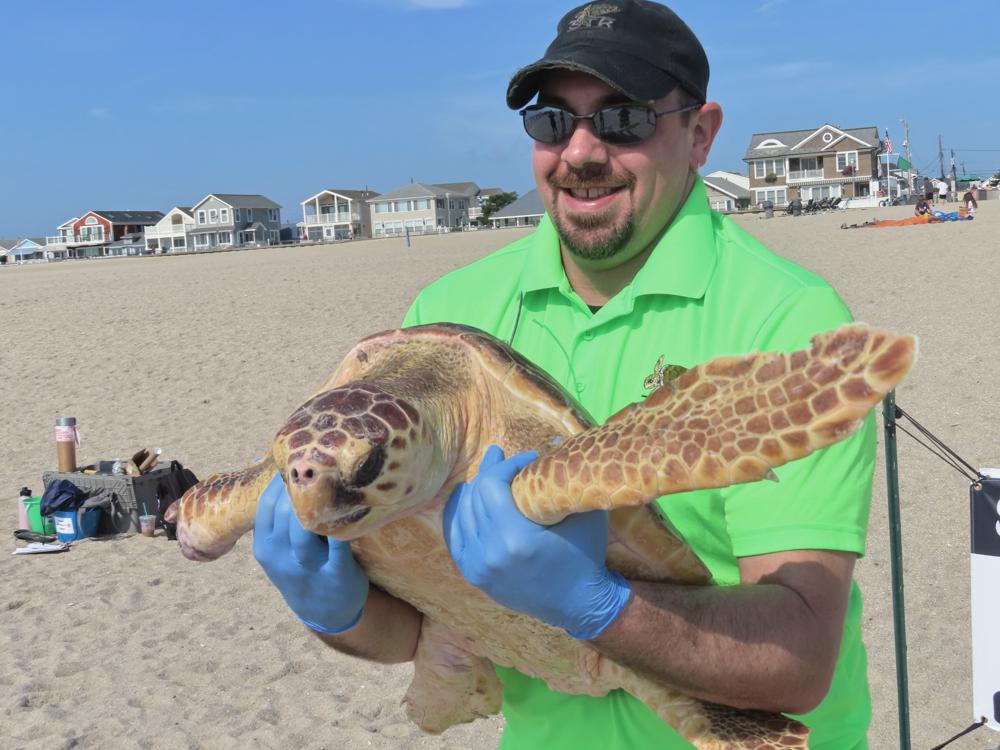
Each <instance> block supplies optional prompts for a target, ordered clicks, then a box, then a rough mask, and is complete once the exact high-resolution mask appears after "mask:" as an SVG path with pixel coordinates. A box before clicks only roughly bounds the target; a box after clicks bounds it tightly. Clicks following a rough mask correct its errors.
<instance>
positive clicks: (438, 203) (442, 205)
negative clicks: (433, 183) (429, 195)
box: [437, 198, 444, 208]
mask: <svg viewBox="0 0 1000 750" xmlns="http://www.w3.org/2000/svg"><path fill="white" fill-rule="evenodd" d="M437 207H438V208H444V201H443V200H441V199H440V198H438V199H437Z"/></svg>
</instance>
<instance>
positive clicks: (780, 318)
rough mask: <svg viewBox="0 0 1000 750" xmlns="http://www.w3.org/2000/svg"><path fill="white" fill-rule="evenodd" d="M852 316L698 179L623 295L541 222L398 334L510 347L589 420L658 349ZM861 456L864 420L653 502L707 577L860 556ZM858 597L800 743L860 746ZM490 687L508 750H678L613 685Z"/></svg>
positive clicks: (510, 675)
mask: <svg viewBox="0 0 1000 750" xmlns="http://www.w3.org/2000/svg"><path fill="white" fill-rule="evenodd" d="M850 320H851V315H850V312H849V311H848V309H847V307H846V306H845V305H844V303H843V301H842V300H841V299H840V297H838V296H837V294H836V292H834V291H833V289H832V288H831V287H830V286H829V285H828V284H827V283H826V282H825V281H824V280H823V279H821V278H819V277H818V276H816V275H815V274H813V273H810V272H809V271H806V270H804V269H802V268H800V267H798V266H796V265H795V264H793V263H790V262H788V261H787V260H784V259H782V258H779V257H777V256H776V255H774V254H773V253H771V252H770V251H768V250H767V249H766V248H765V247H764V246H763V245H761V244H760V243H759V242H757V241H756V240H755V239H753V238H752V237H750V236H749V235H748V234H746V233H745V232H744V231H742V230H741V229H739V228H738V227H737V226H736V225H735V224H733V223H732V222H731V221H730V220H729V219H728V218H726V217H724V216H720V215H719V214H716V213H715V212H713V211H711V210H710V209H709V206H708V200H707V196H706V193H705V188H704V185H703V183H702V182H701V180H700V179H699V180H698V181H697V182H696V184H695V186H694V188H693V190H692V192H691V195H690V196H689V197H688V199H687V201H686V202H685V204H684V206H683V207H682V209H681V211H680V213H679V214H678V215H677V217H676V219H675V220H674V221H673V223H672V224H671V225H670V227H669V229H668V230H667V232H666V233H665V234H664V236H663V237H662V239H661V240H660V241H659V243H658V244H657V246H656V248H655V249H654V251H653V252H652V253H651V255H650V257H649V259H648V260H647V261H646V263H645V265H644V266H643V267H642V269H640V271H639V272H638V273H637V274H636V276H635V278H634V279H633V280H632V283H630V284H629V285H628V286H626V287H625V288H624V289H622V290H621V291H620V292H619V293H618V294H617V295H616V296H615V297H614V298H613V299H611V300H610V301H609V302H608V303H607V304H606V305H604V307H602V308H601V309H600V310H598V311H597V312H596V313H594V312H591V310H590V309H589V308H588V307H587V305H586V304H584V302H583V301H582V300H581V299H580V298H579V296H577V294H576V293H575V292H574V291H573V289H572V288H571V287H570V284H569V282H568V281H567V279H566V274H565V272H564V270H563V267H562V262H561V259H560V254H559V240H558V236H557V234H556V231H555V228H554V226H553V225H552V223H551V221H550V220H549V219H548V217H545V218H544V219H543V220H542V223H541V224H540V225H539V227H538V229H537V230H536V231H535V232H534V233H532V234H531V235H529V236H527V237H524V238H522V239H520V240H517V241H516V242H513V243H511V244H509V245H507V246H506V247H504V248H501V249H500V250H498V251H496V252H494V253H492V254H491V255H489V256H487V257H485V258H483V259H481V260H479V261H477V262H475V263H473V264H471V265H469V266H466V267H464V268H460V269H458V270H456V271H454V272H452V273H449V274H448V275H446V276H444V277H443V278H441V279H439V280H438V281H436V282H434V283H433V284H431V285H430V286H428V287H427V288H426V289H424V290H423V291H422V292H421V293H420V295H419V296H418V297H417V299H416V301H415V302H414V303H413V306H412V307H411V308H410V310H409V312H408V313H407V315H406V319H405V321H404V325H405V326H412V325H419V324H422V323H436V322H453V323H464V324H466V325H471V326H475V327H477V328H480V329H482V330H484V331H487V332H489V333H491V334H493V335H494V336H496V337H498V338H500V339H503V340H505V341H510V342H511V343H512V345H513V347H514V348H515V349H517V350H518V351H519V352H521V353H522V354H524V355H525V356H526V357H527V358H528V359H530V360H531V361H532V362H534V363H535V364H537V365H538V366H540V367H541V368H542V369H544V370H546V371H547V372H548V373H549V374H550V375H552V376H553V377H554V378H555V379H556V380H557V381H559V382H560V383H561V384H562V385H563V386H564V387H565V388H567V389H568V390H569V392H570V393H571V394H573V395H574V396H575V397H576V398H577V399H578V400H579V401H580V402H581V403H582V404H583V406H584V407H585V408H586V409H587V410H588V411H589V412H590V413H591V414H592V415H593V416H594V418H595V419H597V420H598V421H604V420H605V419H607V418H608V417H609V416H611V415H612V414H614V413H615V412H617V411H618V410H619V409H621V408H622V407H623V406H625V405H626V404H628V403H631V402H633V401H636V400H638V399H641V398H642V397H643V396H645V395H647V394H648V391H646V390H645V389H644V387H643V381H644V380H645V379H646V377H647V376H648V375H650V374H652V372H653V370H654V366H655V364H656V362H657V360H658V358H660V357H661V356H662V357H663V360H664V364H668V365H681V366H683V367H691V366H693V365H697V364H699V363H701V362H704V361H706V360H709V359H712V358H713V357H718V356H722V355H729V354H740V353H745V352H749V351H793V350H795V349H800V348H804V347H806V346H807V345H808V343H809V339H810V338H811V337H812V336H813V335H814V334H816V333H818V332H821V331H825V330H829V329H832V328H836V327H837V326H839V325H840V324H842V323H845V322H847V321H850ZM874 463H875V426H874V418H873V416H869V418H868V419H867V420H866V421H865V423H864V425H863V427H862V428H861V430H859V433H858V434H857V435H855V436H853V437H852V438H850V439H848V440H846V441H844V442H842V443H839V444H837V445H834V446H832V447H830V448H827V449H825V450H823V451H820V452H818V453H816V454H814V455H813V456H810V457H809V458H806V459H803V460H801V461H796V462H793V463H791V464H788V465H787V466H783V467H781V468H779V469H777V470H776V473H777V475H778V478H779V480H780V481H779V482H757V483H754V484H747V485H739V486H736V487H728V488H725V489H722V490H705V491H698V492H687V493H682V494H676V495H669V496H667V497H664V498H662V499H660V500H659V501H657V502H658V505H659V507H660V509H661V510H662V512H663V514H664V515H665V517H666V519H667V521H668V523H669V524H670V526H671V527H672V528H673V529H674V530H675V531H676V532H677V533H678V534H679V535H680V536H681V537H682V538H683V539H685V540H686V541H687V542H688V544H690V545H691V547H692V548H693V549H694V551H695V552H696V553H697V554H698V556H699V557H700V558H701V559H702V560H703V561H704V562H705V564H706V565H707V566H708V568H709V570H710V571H711V573H712V575H713V578H714V581H715V583H717V584H722V585H726V584H735V583H738V582H739V568H738V560H737V558H739V557H744V556H748V555H760V554H766V553H768V552H778V551H784V550H791V549H830V550H843V551H848V552H854V553H856V554H858V555H861V554H863V553H864V544H865V532H866V529H867V524H868V509H869V502H870V499H871V481H872V472H873V470H874ZM860 629H861V596H860V593H859V591H858V588H857V585H856V584H855V585H852V590H851V596H850V603H849V607H848V611H847V620H846V624H845V628H844V637H843V642H842V645H841V651H840V657H839V661H838V664H837V669H836V673H835V675H834V680H833V685H832V687H831V689H830V692H829V693H828V695H827V697H826V698H825V699H824V701H823V703H822V704H821V705H820V706H819V707H818V708H817V709H816V710H815V711H812V712H810V713H809V714H807V715H805V716H800V717H796V718H799V719H800V720H802V721H803V722H805V723H806V724H807V725H809V726H810V727H811V728H812V735H811V739H810V748H812V750H834V749H835V750H851V749H858V748H865V747H867V744H866V739H865V735H866V731H867V727H868V723H869V718H870V713H871V709H870V699H869V693H868V682H867V674H866V672H867V665H866V657H865V652H864V647H863V646H862V643H861V632H860ZM497 673H498V674H499V675H500V678H501V680H502V681H503V683H504V702H503V712H504V715H505V717H506V727H505V730H504V734H503V738H502V740H501V743H500V747H501V748H503V749H509V750H528V749H531V750H536V749H537V750H542V749H544V750H560V749H562V748H565V749H566V750H579V748H594V749H595V750H597V749H601V750H636V749H637V748H657V749H658V750H666V749H668V748H686V747H687V748H689V747H690V745H689V744H688V743H686V742H685V741H683V740H682V739H680V738H679V737H678V735H677V734H676V733H675V732H674V731H673V730H672V729H671V728H670V727H668V726H667V725H666V724H665V723H663V722H662V721H660V719H659V718H657V717H656V715H655V714H653V712H652V711H650V710H649V709H648V708H646V707H645V705H643V704H642V703H641V702H639V701H638V700H636V699H634V698H632V697H631V696H630V695H628V694H626V693H624V692H623V691H620V690H618V691H614V692H612V693H610V694H609V695H607V696H605V697H603V698H591V697H586V696H575V695H567V694H564V693H557V692H554V691H551V690H549V689H548V688H547V687H546V686H545V684H544V682H542V681H541V680H537V679H532V678H529V677H526V676H525V675H523V674H521V673H520V672H517V671H516V670H513V669H506V668H498V669H497Z"/></svg>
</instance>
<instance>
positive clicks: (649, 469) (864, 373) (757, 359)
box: [512, 325, 916, 524]
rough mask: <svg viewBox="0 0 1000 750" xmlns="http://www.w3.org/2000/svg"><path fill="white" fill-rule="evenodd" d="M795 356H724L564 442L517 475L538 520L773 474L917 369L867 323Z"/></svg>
mask: <svg viewBox="0 0 1000 750" xmlns="http://www.w3.org/2000/svg"><path fill="white" fill-rule="evenodd" d="M812 344H813V345H812V348H811V349H806V350H802V351H797V352H793V353H791V354H774V353H770V354H768V353H757V354H748V355H745V356H740V357H722V358H719V359H715V360H712V361H711V362H708V363H706V364H703V365H699V366H698V367H695V368H693V369H691V370H688V371H687V372H686V373H684V374H683V375H681V376H680V377H679V378H677V379H676V380H673V381H671V382H668V383H666V384H664V385H663V386H662V387H661V388H659V389H658V390H657V391H655V392H654V393H652V394H651V395H650V396H649V398H647V399H646V400H645V401H643V402H640V403H636V404H631V405H629V406H627V407H625V408H624V409H622V410H621V411H620V412H618V413H617V414H615V415H614V416H613V417H611V419H609V420H608V421H607V422H606V423H605V424H603V425H601V426H600V427H595V428H592V429H590V430H586V431H585V432H582V433H580V434H578V435H575V436H574V437H572V438H570V439H568V440H566V441H564V442H562V443H560V444H559V445H558V446H557V447H556V448H555V449H553V450H552V451H551V452H550V453H549V454H547V455H546V456H543V457H542V458H540V459H538V460H537V461H535V462H534V463H533V464H531V465H530V466H528V467H527V468H526V469H524V470H523V471H522V472H521V473H520V474H518V476H517V477H516V478H515V479H514V483H513V485H512V489H513V492H514V498H515V500H516V502H517V505H518V508H520V510H521V512H522V513H524V514H525V515H526V516H527V517H528V518H530V519H531V520H533V521H535V522H536V523H544V524H553V523H558V522H559V521H561V520H562V519H563V518H565V517H566V516H567V515H569V514H571V513H581V512H584V511H588V510H597V509H603V510H610V509H612V508H619V507H626V506H634V505H643V504H646V503H649V502H652V501H653V500H655V499H656V498H658V497H660V496H662V495H668V494H671V493H674V492H685V491H688V490H699V489H712V488H719V487H728V486H730V485H733V484H740V483H743V482H754V481H757V480H759V479H764V478H767V477H769V476H773V474H772V472H771V469H772V468H773V467H777V466H781V465H783V464H786V463H788V462H789V461H794V460H796V459H799V458H804V457H805V456H808V455H809V454H811V453H813V452H815V451H817V450H819V449H821V448H825V447H827V446H829V445H832V444H833V443H836V442H838V441H840V440H843V439H844V438H846V437H848V436H849V435H850V434H852V433H853V432H854V431H855V430H856V429H857V427H858V425H860V424H861V421H862V420H863V419H864V417H865V416H866V415H867V414H868V412H869V410H870V409H871V408H872V407H873V406H875V405H876V404H877V403H878V402H879V401H881V400H882V398H883V397H884V396H885V394H886V393H888V392H889V391H890V390H892V388H894V387H895V386H896V384H897V383H899V381H901V380H902V379H903V377H904V376H905V375H906V373H907V372H908V371H909V369H910V366H911V365H912V364H913V361H914V359H915V357H916V340H915V339H914V338H913V337H912V336H898V335H896V334H892V333H889V332H887V331H880V330H877V329H873V328H868V327H867V326H863V325H853V326H842V327H841V328H838V329H836V330H834V331H831V332H829V333H824V334H820V335H818V336H815V337H813V339H812Z"/></svg>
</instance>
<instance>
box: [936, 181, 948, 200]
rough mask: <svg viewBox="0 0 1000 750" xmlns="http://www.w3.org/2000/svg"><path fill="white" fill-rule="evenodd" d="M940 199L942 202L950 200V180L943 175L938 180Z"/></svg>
mask: <svg viewBox="0 0 1000 750" xmlns="http://www.w3.org/2000/svg"><path fill="white" fill-rule="evenodd" d="M938 200H940V201H941V203H947V202H948V181H947V180H946V179H944V178H943V177H942V178H941V179H940V180H939V181H938Z"/></svg>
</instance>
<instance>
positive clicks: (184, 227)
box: [145, 224, 195, 239]
mask: <svg viewBox="0 0 1000 750" xmlns="http://www.w3.org/2000/svg"><path fill="white" fill-rule="evenodd" d="M194 226H195V225H194V224H174V225H172V226H171V227H170V228H169V229H155V228H154V227H146V233H145V234H146V239H158V238H160V237H184V236H185V235H187V233H188V232H190V231H191V230H192V229H194Z"/></svg>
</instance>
